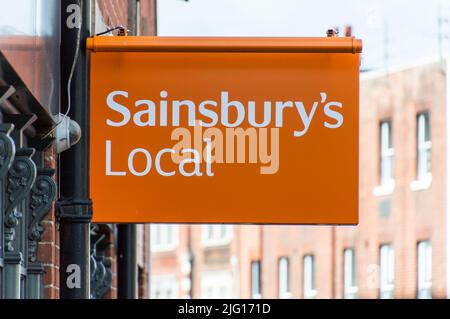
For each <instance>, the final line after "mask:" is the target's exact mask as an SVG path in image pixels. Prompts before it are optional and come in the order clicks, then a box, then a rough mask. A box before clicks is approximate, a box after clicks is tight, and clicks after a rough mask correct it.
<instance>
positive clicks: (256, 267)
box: [251, 261, 261, 299]
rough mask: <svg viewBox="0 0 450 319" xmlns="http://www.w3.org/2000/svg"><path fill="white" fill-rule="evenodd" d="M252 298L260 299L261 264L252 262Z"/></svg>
mask: <svg viewBox="0 0 450 319" xmlns="http://www.w3.org/2000/svg"><path fill="white" fill-rule="evenodd" d="M251 270H252V298H253V299H260V298H261V262H260V261H254V262H252V269H251Z"/></svg>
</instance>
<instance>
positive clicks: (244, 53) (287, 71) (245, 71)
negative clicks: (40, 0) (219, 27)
mask: <svg viewBox="0 0 450 319" xmlns="http://www.w3.org/2000/svg"><path fill="white" fill-rule="evenodd" d="M87 46H88V49H90V50H91V51H92V54H91V91H90V92H91V134H90V158H91V160H90V185H91V196H92V199H93V203H94V221H95V222H102V223H103V222H112V223H120V222H124V223H125V222H126V223H146V222H163V223H172V222H176V223H261V224H357V223H358V114H359V113H358V107H359V96H358V92H359V65H360V54H359V53H360V52H361V41H360V40H356V39H354V38H159V37H95V38H91V39H89V40H88V43H87Z"/></svg>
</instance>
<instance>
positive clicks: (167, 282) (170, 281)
mask: <svg viewBox="0 0 450 319" xmlns="http://www.w3.org/2000/svg"><path fill="white" fill-rule="evenodd" d="M150 290H151V291H150V296H151V298H152V299H176V298H178V281H177V278H176V276H175V275H158V276H151V285H150Z"/></svg>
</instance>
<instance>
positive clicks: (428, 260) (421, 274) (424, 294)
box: [417, 240, 433, 299]
mask: <svg viewBox="0 0 450 319" xmlns="http://www.w3.org/2000/svg"><path fill="white" fill-rule="evenodd" d="M432 267H433V255H432V248H431V242H430V241H429V240H423V241H420V242H418V244H417V298H418V299H430V298H432V290H431V288H432V276H433V268H432Z"/></svg>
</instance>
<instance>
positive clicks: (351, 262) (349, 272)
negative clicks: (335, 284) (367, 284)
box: [344, 248, 358, 299]
mask: <svg viewBox="0 0 450 319" xmlns="http://www.w3.org/2000/svg"><path fill="white" fill-rule="evenodd" d="M353 276H354V277H353ZM357 277H358V274H357V269H356V254H355V249H354V248H347V249H345V250H344V298H345V299H355V298H356V297H357V293H358V278H357Z"/></svg>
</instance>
